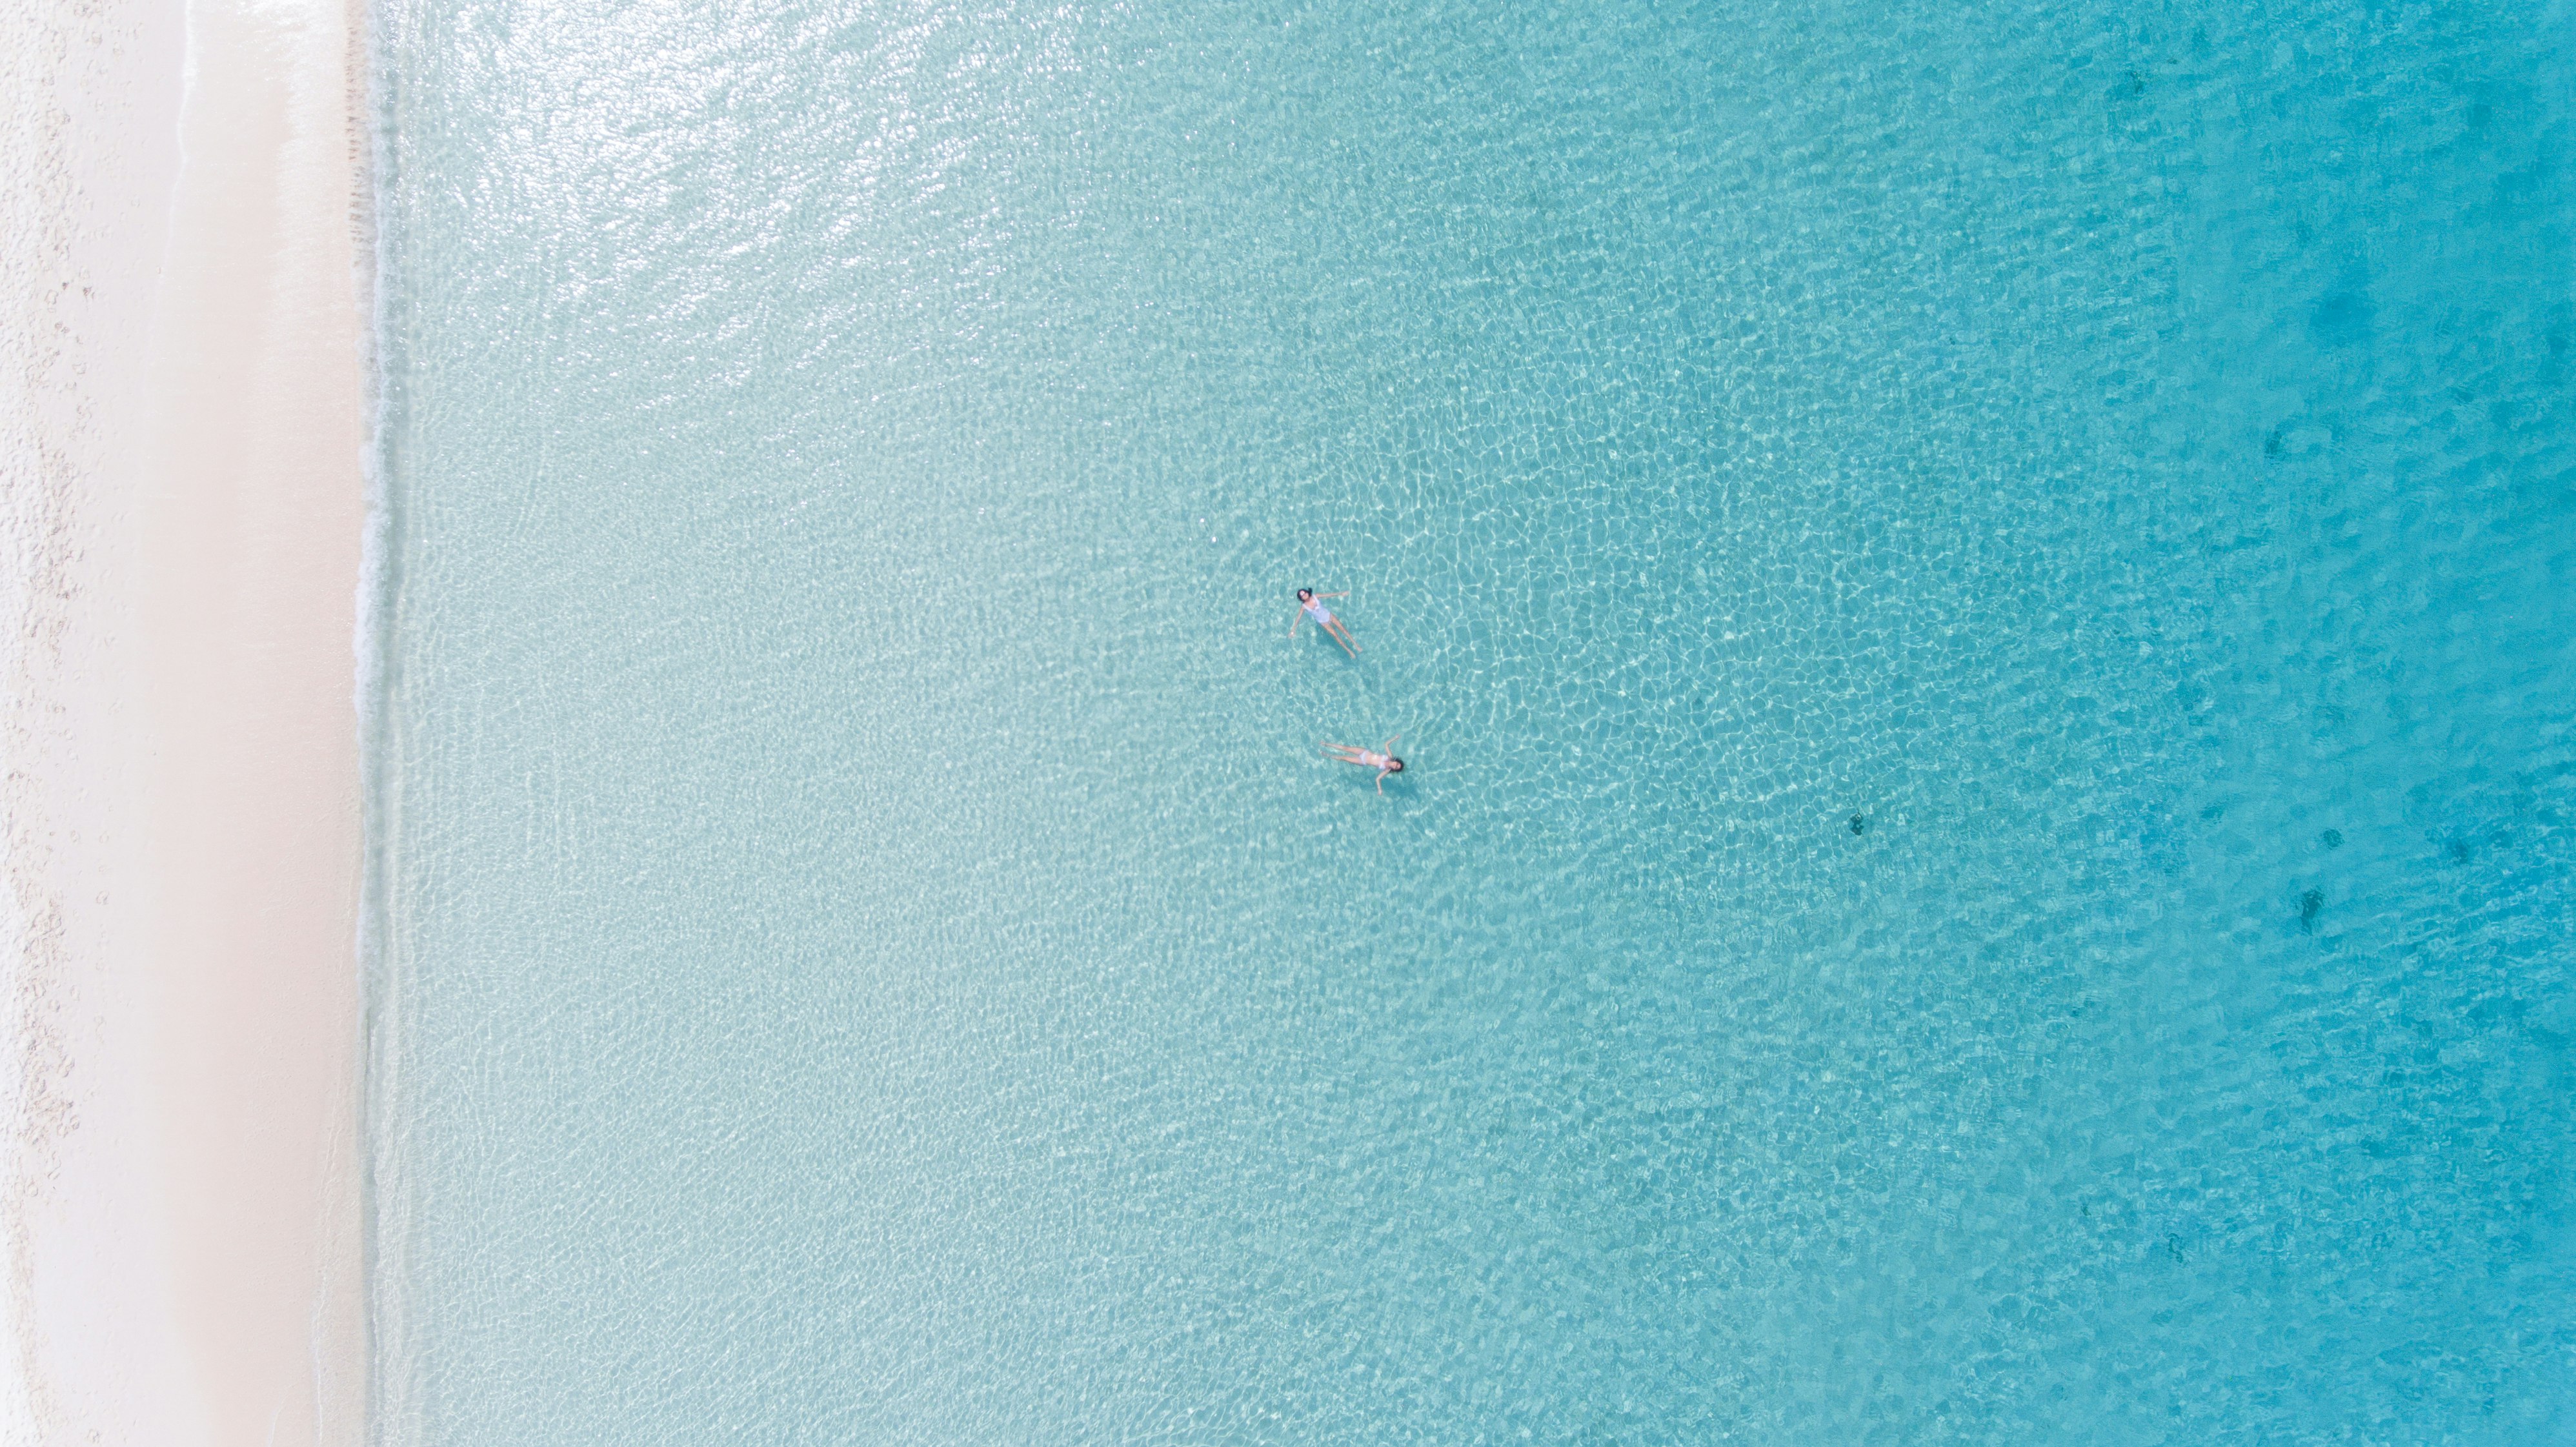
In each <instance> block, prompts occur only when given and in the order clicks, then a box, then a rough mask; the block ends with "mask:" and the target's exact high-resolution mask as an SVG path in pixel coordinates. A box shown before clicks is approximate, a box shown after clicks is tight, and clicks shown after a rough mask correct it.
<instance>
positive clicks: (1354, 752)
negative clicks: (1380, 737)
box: [1324, 734, 1404, 794]
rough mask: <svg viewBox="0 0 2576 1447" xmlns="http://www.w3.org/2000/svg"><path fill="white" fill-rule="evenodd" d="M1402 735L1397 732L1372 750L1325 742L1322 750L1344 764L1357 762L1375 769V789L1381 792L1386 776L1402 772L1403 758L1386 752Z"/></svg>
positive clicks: (1383, 788) (1384, 788)
mask: <svg viewBox="0 0 2576 1447" xmlns="http://www.w3.org/2000/svg"><path fill="white" fill-rule="evenodd" d="M1403 737H1404V735H1402V734H1397V735H1396V736H1395V738H1394V739H1388V740H1387V741H1386V742H1385V743H1383V744H1380V745H1378V747H1377V748H1376V749H1374V750H1370V749H1363V748H1355V747H1353V746H1352V745H1350V744H1326V745H1324V752H1325V753H1328V754H1331V755H1332V756H1333V757H1334V758H1337V759H1339V760H1341V761H1342V762H1343V763H1345V764H1357V765H1359V766H1360V767H1361V768H1364V769H1375V770H1377V791H1378V792H1379V793H1381V794H1383V793H1385V792H1386V776H1387V775H1389V774H1401V773H1403V772H1404V760H1402V759H1399V758H1397V757H1396V756H1395V755H1393V754H1390V753H1388V752H1386V751H1387V750H1388V749H1391V748H1394V747H1395V739H1400V738H1403Z"/></svg>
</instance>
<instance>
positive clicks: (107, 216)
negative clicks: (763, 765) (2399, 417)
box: [0, 0, 371, 1447]
mask: <svg viewBox="0 0 2576 1447" xmlns="http://www.w3.org/2000/svg"><path fill="white" fill-rule="evenodd" d="M357 17H358V12H357V11H356V10H355V9H354V8H352V7H349V6H346V5H344V4H343V3H342V0H289V3H266V4H261V3H251V0H211V3H204V0H201V3H197V4H194V5H189V6H183V5H181V4H177V3H171V0H162V3H141V0H92V3H81V0H34V3H32V4H21V5H13V6H10V7H7V8H6V9H5V11H0V167H5V168H6V171H5V181H6V186H5V196H0V307H5V308H6V313H5V315H6V322H5V333H0V376H5V381H0V609H5V612H6V627H5V629H0V640H5V641H0V671H5V675H6V679H5V686H0V816H5V817H0V863H4V864H5V868H6V870H7V888H6V889H5V890H0V1000H5V1008H6V1011H7V1016H8V1028H9V1030H10V1032H11V1034H12V1036H13V1038H14V1041H15V1046H14V1049H13V1050H12V1052H11V1055H10V1057H9V1065H8V1068H6V1069H5V1070H0V1128H5V1135H0V1172H5V1177H6V1178H5V1181H0V1187H5V1189H0V1206H5V1212H0V1253H5V1254H4V1255H0V1259H5V1263H6V1271H7V1277H6V1283H5V1293H6V1294H5V1298H0V1301H5V1306H6V1310H5V1312H0V1442H7V1443H12V1444H14V1443H20V1442H26V1443H48V1444H50V1443H58V1442H59V1443H99V1444H120V1443H129V1442H130V1443H150V1444H171V1447H190V1444H199V1443H204V1444H231V1443H270V1442H274V1443H280V1444H286V1443H302V1442H330V1443H345V1442H356V1441H358V1440H360V1437H361V1435H362V1433H363V1426H364V1424H363V1406H364V1401H363V1372H364V1352H363V1343H364V1330H363V1305H362V1297H361V1291H360V1286H361V1275H360V1269H361V1254H362V1252H361V1215H360V1160H361V1157H360V1155H359V1151H358V1138H357V1124H358V1121H357V1114H358V1094H357V1087H356V1066H357V1061H358V1055H359V1036H358V1009H357V1002H358V978H357V961H356V953H357V951H356V945H355V941H356V937H357V900H358V859H359V848H358V839H359V835H358V798H359V794H358V745H357V734H358V719H357V714H356V710H355V706H354V702H353V698H354V688H353V679H354V674H355V670H354V667H353V643H354V640H355V627H356V595H357V589H358V574H359V539H360V534H361V529H362V518H363V509H364V495H363V491H364V490H363V483H362V476H361V454H362V448H363V434H364V427H363V417H364V396H365V388H364V385H363V380H362V379H363V377H364V376H365V358H364V356H363V354H362V351H361V348H362V346H363V344H364V343H363V331H362V328H361V326H360V319H361V314H362V306H361V298H362V297H363V296H364V295H365V294H366V292H367V290H368V288H369V287H370V285H371V282H370V280H369V278H368V277H367V276H366V275H365V274H364V272H363V270H362V268H361V267H360V266H359V265H357V264H356V262H357V261H358V259H359V258H362V257H363V256H364V255H365V254H366V247H365V241H364V221H365V203H366V199H367V194H368V193H367V190H366V188H365V186H364V184H363V166H362V162H363V159H364V157H363V155H362V153H361V152H360V150H359V137H360V136H361V135H362V134H363V128H362V127H360V126H359V125H357V124H356V123H355V118H356V117H357V116H358V115H359V114H360V113H361V107H360V105H359V104H358V102H359V100H360V84H361V82H362V80H363V76H364V69H363V66H362V65H360V64H359V63H358V61H359V55H360V51H359V49H358V46H359V43H360V41H361V39H362V35H363V31H362V28H361V24H360V22H359V20H358V18H357Z"/></svg>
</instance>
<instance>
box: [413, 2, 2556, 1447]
mask: <svg viewBox="0 0 2576 1447" xmlns="http://www.w3.org/2000/svg"><path fill="white" fill-rule="evenodd" d="M742 10H744V7H724V6H715V5H709V4H705V3H703V0H670V3H662V4H650V5H640V6H637V5H629V6H612V5H607V4H601V3H597V0H566V3H559V4H553V5H534V4H529V3H526V0H464V3H443V4H435V5H433V4H425V3H420V0H384V3H383V4H382V6H381V8H380V10H379V12H378V13H379V19H380V31H381V34H380V44H381V46H382V51H381V63H382V66H383V76H382V79H383V81H384V88H383V104H384V114H385V121H386V151H385V160H386V165H385V169H384V172H383V176H382V181H383V185H384V215H383V218H382V219H383V224H384V229H385V239H386V272H385V288H386V292H385V314H384V319H383V326H384V329H383V334H382V341H383V344H384V353H385V365H386V413H385V453H384V469H385V483H384V487H385V500H386V503H387V508H388V512H387V517H388V532H387V535H386V546H387V552H386V558H387V563H388V566H387V568H386V572H385V587H384V591H383V595H382V604H383V606H382V613H381V617H380V620H379V627H380V632H379V646H380V648H381V650H382V660H383V665H384V673H383V677H382V680H381V690H380V693H379V695H378V704H377V708H378V722H377V755H376V758H377V784H376V795H375V814H374V838H375V841H376V845H377V858H376V866H375V881H376V883H375V891H376V909H377V915H376V928H377V931H378V936H377V950H376V961H375V976H374V982H373V989H374V991H375V1008H376V1021H377V1024H376V1030H377V1035H376V1042H375V1050H376V1055H375V1062H376V1070H375V1075H374V1083H373V1111H374V1119H373V1133H374V1152H375V1171H376V1175H375V1192H376V1194H375V1204H374V1210H375V1231H376V1236H375V1242H376V1248H377V1251H376V1258H375V1260H376V1267H375V1278H374V1305H375V1311H376V1314H377V1321H378V1343H377V1344H378V1352H379V1363H378V1372H379V1401H378V1410H379V1413H380V1418H381V1428H382V1432H383V1435H384V1438H385V1440H387V1441H388V1442H391V1443H399V1444H442V1447H443V1444H477V1447H481V1444H500V1443H520V1442H525V1443H549V1444H576V1443H600V1444H620V1447H631V1444H644V1443H656V1442H672V1443H679V1442H701V1441H709V1440H725V1441H736V1442H778V1443H787V1442H812V1441H833V1442H840V1441H883V1442H906V1443H926V1442H1001V1441H1028V1442H1037V1441H1050V1442H1085V1441H1171V1442H1229V1443H1231V1442H1253V1441H1277V1442H1321V1441H1334V1442H1379V1441H1388V1442H1392V1441H1409V1440H1428V1441H1442V1442H1452V1441H1455V1442H1473V1441H1517V1440H1537V1441H1565V1440H1580V1441H1587V1442H1589V1441H1634V1442H1664V1441H1711V1440H1721V1439H1723V1440H1737V1441H1747V1442H1778V1443H1810V1442H1812V1443H1856V1442H1889V1443H1930V1442H1986V1441H2013V1442H2034V1441H2085V1442H2110V1443H2129V1442H2139V1443H2144V1442H2175V1443H2183V1442H2190V1443H2207V1442H2247V1443H2257V1442H2260V1443H2277V1442H2305V1441H2337V1442H2343V1441H2371V1442H2431V1441H2454V1442H2495V1443H2525V1442H2536V1441H2545V1440H2556V1439H2558V1438H2559V1437H2562V1436H2564V1435H2566V1434H2568V1433H2569V1432H2571V1431H2576V1357H2571V1353H2576V1295H2571V1288H2576V1235H2571V1231H2570V1227H2571V1222H2576V1202H2571V1200H2570V1190H2571V1185H2570V1174H2569V1169H2568V1168H2569V1163H2570V1160H2571V1155H2570V1146H2571V1124H2576V1106H2571V1104H2570V1089H2571V1085H2576V1072H2571V1069H2570V1063H2571V1061H2570V1054H2569V1045H2570V1036H2571V1034H2576V995H2572V994H2571V991H2570V988H2569V979H2568V974H2569V967H2570V964H2571V959H2576V950H2571V947H2570V946H2569V944H2568V943H2567V940H2568V931H2569V927H2570V925H2571V924H2572V923H2576V886H2571V879H2572V878H2576V827H2571V820H2576V743H2571V736H2570V731H2569V723H2568V718H2569V700H2570V698H2571V684H2576V655H2571V645H2570V643H2569V639H2570V637H2571V625H2576V586H2571V583H2576V579H2572V578H2571V572H2576V447H2571V443H2576V410H2572V409H2576V403H2572V402H2571V390H2570V381H2571V377H2572V376H2576V356H2571V355H2570V353H2571V347H2576V302H2571V285H2572V284H2571V278H2576V266H2571V262H2576V244H2571V243H2576V233H2572V232H2571V217H2576V210H2571V204H2570V203H2571V202H2572V201H2576V174H2572V173H2571V169H2570V166H2571V162H2570V156H2571V150H2570V143H2571V140H2576V134H2572V133H2571V118H2576V114H2572V112H2571V103H2570V102H2571V97H2576V26H2571V17H2570V15H2569V13H2568V12H2566V11H2565V10H2564V9H2563V8H2559V9H2551V10H2544V11H2537V12H2535V11H2532V10H2530V9H2527V8H2523V7H2485V8H2467V7H2452V8H2434V7H2414V8H2403V9H2401V8H2394V7H2381V8H2365V7H2359V6H2353V5H2348V4H2322V3H2321V4H2308V5H2296V4H2293V5H2284V6H2278V7H2272V8H2270V9H2268V10H2265V11H2263V12H2262V13H2259V14H2251V13H2246V12H2244V11H2243V10H2242V8H2241V7H2236V8H2230V7H2223V6H2214V5H2213V6H2197V7H2195V6H2174V7H2169V8H2157V9H2152V10H2150V11H2148V12H2143V13H2141V12H2137V11H2136V10H2135V8H2134V7H2127V6H2112V5H2108V4H2102V3H2098V0H2097V3H2091V4H2088V5H2086V6H2082V7H2077V6H2061V7H2032V8H2031V9H2030V10H2028V11H2026V12H2022V11H2013V10H2009V9H2001V8H1988V9H1982V10H1972V11H1960V10H1956V9H1952V8H1946V7H1935V6H1927V5H1917V4H1910V3H1900V4H1898V5H1895V6H1893V7H1890V6H1887V5H1867V6H1864V5H1858V4H1836V3H1824V4H1819V5H1814V6H1810V7H1804V8H1796V7H1785V6H1782V7H1768V6H1762V5H1754V4H1747V5H1737V6H1728V7H1685V10H1684V11H1682V12H1678V13H1677V12H1675V11H1674V10H1672V9H1671V8H1669V7H1646V6H1638V5H1617V4H1612V5H1606V6H1594V7H1570V8H1565V9H1550V8H1545V7H1526V6H1504V5H1437V4H1428V3H1419V4H1416V3H1398V4H1392V5H1385V4H1380V5H1358V4H1350V5H1326V4H1316V5H1278V4H1252V5H1247V6H1241V7H1231V8H1225V9H1222V10H1220V9H1219V8H1217V7H1186V8H1182V9H1178V10H1174V11H1172V12H1171V13H1167V14H1166V13H1154V12H1150V11H1146V10H1142V9H1138V8H1133V7H1117V6H1112V7H1082V6H1018V5H1011V4H993V5H988V6H983V7H964V6H957V5H953V4H948V3H938V4H920V5H912V6H881V7H858V6H852V7H847V8H839V9H836V8H832V7H830V6H828V5H817V4H812V3H804V0H797V3H790V4H786V5H783V6H780V7H761V13H759V14H756V15H753V14H745V13H737V12H740V11H742ZM1301 584H1304V585H1310V586H1315V587H1318V588H1323V589H1328V590H1342V589H1348V590H1349V591H1350V593H1351V596H1350V597H1349V598H1347V599H1345V600H1341V602H1340V603H1339V604H1337V607H1339V608H1340V609H1341V611H1342V614H1343V616H1344V617H1345V618H1346V619H1347V621H1348V622H1349V624H1350V626H1351V628H1352V630H1353V631H1354V633H1355V634H1356V636H1357V638H1358V639H1359V641H1360V643H1361V645H1362V646H1363V648H1364V649H1365V652H1364V653H1363V654H1362V655H1361V656H1360V657H1359V658H1357V659H1355V660H1354V659H1350V658H1346V657H1344V656H1343V655H1342V654H1341V653H1340V652H1339V651H1338V650H1336V649H1334V648H1333V647H1332V646H1331V645H1330V644H1328V643H1325V642H1323V641H1321V640H1319V639H1317V638H1316V637H1314V635H1313V633H1312V631H1311V630H1310V629H1308V630H1300V632H1299V635H1298V636H1297V637H1296V638H1295V639H1294V640H1291V639H1290V638H1289V637H1288V636H1287V633H1288V625H1289V622H1290V620H1291V617H1292V616H1293V609H1294V604H1293V601H1292V599H1291V597H1290V593H1291V590H1292V589H1293V588H1295V587H1296V586H1299V585H1301ZM1394 734H1401V735H1402V736H1403V738H1402V743H1401V744H1400V745H1399V746H1398V749H1397V751H1398V752H1399V753H1402V754H1403V755H1404V756H1405V757H1406V759H1407V760H1408V763H1409V767H1408V769H1407V771H1406V772H1405V773H1404V774H1403V775H1402V776H1400V777H1398V778H1395V779H1392V780H1389V781H1388V783H1387V786H1386V789H1385V793H1384V796H1383V797H1380V796H1379V795H1377V794H1376V793H1375V792H1373V791H1372V789H1371V787H1370V783H1369V779H1368V776H1367V775H1366V774H1365V773H1363V772H1362V771H1359V770H1354V769H1349V768H1346V767H1342V766H1338V765H1334V764H1331V763H1329V762H1327V761H1325V760H1323V759H1322V758H1321V757H1320V756H1319V754H1318V752H1317V750H1316V744H1317V742H1318V741H1320V740H1326V739H1331V740H1339V741H1345V742H1352V743H1362V744H1371V745H1373V744H1375V743H1377V742H1378V741H1379V740H1381V739H1383V738H1385V737H1387V736H1389V735H1394Z"/></svg>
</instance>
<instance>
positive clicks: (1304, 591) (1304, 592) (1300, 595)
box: [1297, 588, 1315, 603]
mask: <svg viewBox="0 0 2576 1447" xmlns="http://www.w3.org/2000/svg"><path fill="white" fill-rule="evenodd" d="M1314 596H1315V590H1314V589H1312V588H1300V589H1298V590H1297V601H1298V602H1300V603H1303V602H1305V601H1306V600H1307V599H1309V598H1312V597H1314Z"/></svg>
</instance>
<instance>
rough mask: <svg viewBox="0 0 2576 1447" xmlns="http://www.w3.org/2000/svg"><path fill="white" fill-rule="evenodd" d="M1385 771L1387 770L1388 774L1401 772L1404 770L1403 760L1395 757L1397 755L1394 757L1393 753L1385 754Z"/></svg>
mask: <svg viewBox="0 0 2576 1447" xmlns="http://www.w3.org/2000/svg"><path fill="white" fill-rule="evenodd" d="M1386 771H1387V772H1388V773H1390V774H1401V773H1403V772H1404V760H1402V759H1399V758H1397V757H1396V756H1395V755H1393V754H1389V755H1387V756H1386Z"/></svg>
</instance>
